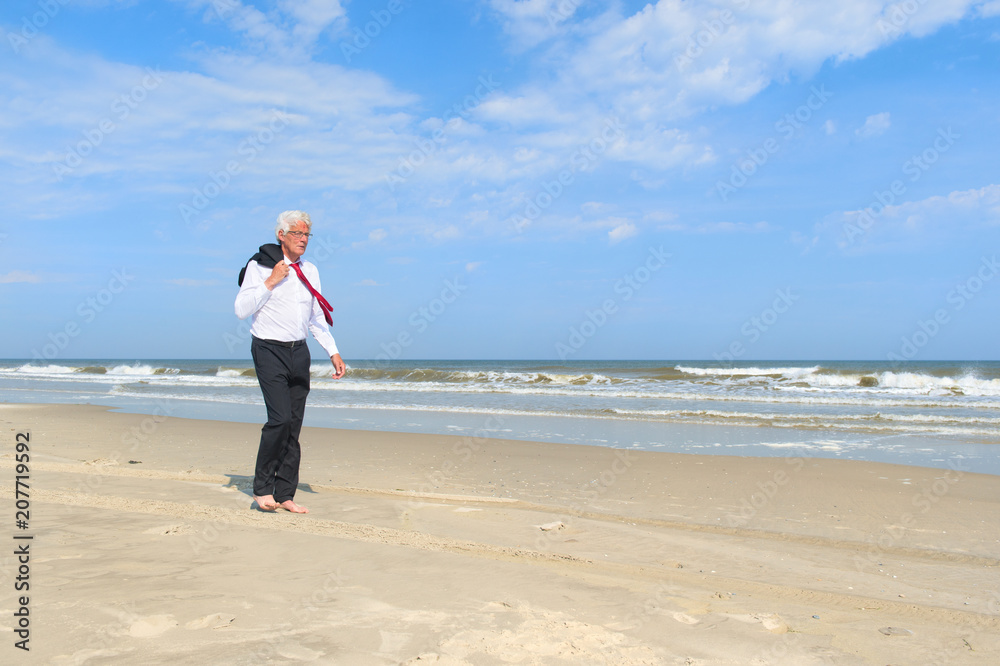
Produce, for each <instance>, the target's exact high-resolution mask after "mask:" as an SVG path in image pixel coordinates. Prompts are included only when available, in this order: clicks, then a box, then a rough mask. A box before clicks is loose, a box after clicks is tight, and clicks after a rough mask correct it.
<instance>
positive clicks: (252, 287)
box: [236, 261, 289, 319]
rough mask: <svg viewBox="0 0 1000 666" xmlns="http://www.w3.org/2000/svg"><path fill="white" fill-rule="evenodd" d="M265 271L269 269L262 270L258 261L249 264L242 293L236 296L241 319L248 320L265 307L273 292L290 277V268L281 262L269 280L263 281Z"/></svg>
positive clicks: (268, 277) (272, 271)
mask: <svg viewBox="0 0 1000 666" xmlns="http://www.w3.org/2000/svg"><path fill="white" fill-rule="evenodd" d="M265 270H267V269H266V268H264V269H262V268H261V267H260V266H258V265H257V262H256V261H251V262H250V263H249V264H247V271H246V274H245V275H244V276H243V286H241V287H240V293H238V294H236V316H237V317H239V318H240V319H246V318H247V317H249V316H250V315H252V314H254V313H256V312H257V311H258V310H260V309H261V308H262V307H264V303H267V299H269V298H271V291H272V290H273V289H274V288H275V287H276V286H277V285H278V283H279V282H281V281H282V280H284V279H285V277H287V276H288V271H289V268H288V265H287V264H286V263H285V262H284V261H279V262H278V263H277V264H275V266H274V268H273V269H272V270H271V274H270V275H269V276H267V279H261V277H262V276H261V273H262V272H263V271H265Z"/></svg>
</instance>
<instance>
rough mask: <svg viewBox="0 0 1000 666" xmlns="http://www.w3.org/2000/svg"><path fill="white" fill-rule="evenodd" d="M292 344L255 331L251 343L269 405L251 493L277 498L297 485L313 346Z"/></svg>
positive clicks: (286, 496) (284, 497)
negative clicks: (268, 339)
mask: <svg viewBox="0 0 1000 666" xmlns="http://www.w3.org/2000/svg"><path fill="white" fill-rule="evenodd" d="M289 344H290V343H274V342H268V341H266V340H261V339H259V338H256V337H255V338H253V341H252V342H251V343H250V353H251V355H252V356H253V365H254V369H255V370H256V371H257V381H258V383H259V384H260V392H261V393H263V394H264V404H265V405H267V423H265V424H264V427H263V428H261V431H260V448H259V449H257V468H256V470H255V471H254V477H253V494H254V495H260V496H263V495H273V496H274V500H275V501H276V502H285V501H287V500H290V499H293V498H294V497H295V489H296V488H297V487H298V485H299V460H300V458H301V452H300V449H299V431H300V430H302V417H303V416H304V415H305V411H306V396H307V395H309V366H310V364H311V359H310V356H309V347H308V345H306V343H305V340H303V341H301V342H298V343H295V345H294V346H292V347H289V346H287V345H289Z"/></svg>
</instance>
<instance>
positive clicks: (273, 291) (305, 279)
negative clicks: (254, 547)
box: [236, 210, 346, 513]
mask: <svg viewBox="0 0 1000 666" xmlns="http://www.w3.org/2000/svg"><path fill="white" fill-rule="evenodd" d="M311 228H312V221H311V220H310V219H309V215H308V214H307V213H304V212H302V211H300V210H288V211H285V212H284V213H282V214H281V215H279V216H278V225H277V226H276V227H275V230H274V233H275V236H277V237H278V243H279V244H280V245H281V251H282V254H283V255H284V259H282V260H281V261H279V262H277V263H276V264H275V266H274V268H265V267H264V266H261V265H260V264H258V263H257V262H256V261H254V260H251V261H250V262H249V263H248V264H247V268H246V275H245V277H244V280H243V284H242V285H241V287H240V293H239V294H238V295H237V296H236V316H237V317H239V318H240V319H246V318H247V317H249V316H251V315H253V323H252V324H251V325H250V334H251V335H252V336H253V340H252V342H251V343H250V353H251V355H252V356H253V364H254V369H255V370H256V371H257V382H258V383H259V384H260V391H261V393H263V394H264V404H265V405H267V423H266V424H265V425H264V427H263V428H261V432H260V448H259V449H258V450H257V467H256V470H255V472H254V479H253V498H254V501H255V502H256V503H257V506H258V507H259V508H260V509H261V510H262V511H275V510H276V509H278V508H282V509H285V510H286V511H291V512H292V513H308V512H309V510H308V509H306V508H305V507H304V506H302V505H300V504H296V503H295V500H294V498H295V489H296V488H297V487H298V484H299V458H300V455H301V453H300V449H299V431H300V430H301V429H302V417H303V415H304V413H305V407H306V395H308V394H309V366H310V364H311V362H312V360H311V358H310V356H309V347H308V345H306V333H307V331H308V332H311V333H312V335H313V337H314V338H316V340H317V341H318V342H319V344H320V345H322V346H323V349H325V350H326V352H327V353H328V354H329V355H330V361H331V362H332V363H333V369H334V373H333V378H334V379H340V378H341V377H343V376H344V372H345V371H346V366H345V365H344V361H343V359H341V358H340V353H339V352H338V351H337V343H336V342H334V339H333V336H332V335H330V331H329V329H328V328H327V323H332V320H331V319H330V316H329V313H328V311H327V310H325V309H324V307H327V308H328V307H329V304H328V303H327V302H326V300H325V299H323V297H322V295H321V294H320V282H319V272H318V271H317V270H316V267H315V266H314V265H313V264H311V263H309V262H308V261H303V260H302V255H303V254H304V253H305V251H306V246H307V245H308V244H309V236H311V235H312V234H311V233H310V231H309V230H310V229H311ZM272 247H273V246H272ZM324 320H325V321H324Z"/></svg>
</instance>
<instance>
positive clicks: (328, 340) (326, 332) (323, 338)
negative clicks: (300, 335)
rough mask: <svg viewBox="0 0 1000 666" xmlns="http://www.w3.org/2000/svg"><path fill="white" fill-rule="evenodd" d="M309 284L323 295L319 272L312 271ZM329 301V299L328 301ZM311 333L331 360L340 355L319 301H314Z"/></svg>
mask: <svg viewBox="0 0 1000 666" xmlns="http://www.w3.org/2000/svg"><path fill="white" fill-rule="evenodd" d="M309 273H310V275H308V276H307V277H308V278H309V284H311V285H312V286H313V288H314V289H315V290H316V291H318V292H319V293H321V294H322V293H323V287H322V286H321V285H320V281H319V271H318V270H315V269H313V270H311V271H309ZM327 300H329V299H327ZM309 332H310V333H312V334H313V337H314V338H316V341H317V342H319V344H320V346H321V347H323V349H325V350H326V353H327V355H329V356H330V357H331V358H332V357H333V355H334V354H339V353H340V351H338V349H337V342H336V341H335V340H334V339H333V335H331V334H330V328H329V327H328V326H327V325H326V316H325V315H324V314H323V308H322V307H320V304H319V300H317V299H315V298H314V299H312V313H311V315H310V317H309Z"/></svg>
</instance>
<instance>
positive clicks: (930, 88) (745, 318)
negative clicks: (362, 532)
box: [0, 0, 1000, 362]
mask: <svg viewBox="0 0 1000 666" xmlns="http://www.w3.org/2000/svg"><path fill="white" fill-rule="evenodd" d="M0 31H2V34H0V170H2V173H0V175H2V178H0V201H2V206H3V210H4V215H3V219H2V221H0V257H2V261H3V266H0V299H2V303H3V310H4V312H5V322H6V323H5V325H4V327H3V329H2V332H0V356H4V357H9V358H31V357H33V356H34V357H37V358H44V359H50V360H52V361H53V362H57V361H58V360H59V359H71V358H245V357H248V355H249V352H248V348H249V345H248V341H247V339H246V332H245V327H241V326H240V322H239V321H238V320H237V319H236V318H235V316H234V314H233V300H234V299H235V295H236V291H237V287H236V274H237V272H238V270H239V268H240V267H241V266H242V265H243V263H244V262H245V261H246V259H247V258H248V257H249V256H250V255H251V254H252V253H253V252H254V251H255V250H256V247H257V245H259V244H261V243H265V242H271V241H272V240H273V225H274V219H275V217H276V215H277V214H278V213H279V212H281V211H282V210H286V209H293V208H298V209H303V210H306V211H308V212H309V213H310V214H311V215H312V218H313V221H314V227H313V232H314V233H315V236H314V239H313V241H312V242H311V245H310V248H309V251H308V252H307V255H306V256H307V258H309V259H310V260H312V261H313V262H314V263H316V264H317V265H318V266H319V269H320V273H321V275H322V278H323V291H324V294H325V295H326V296H327V298H328V299H329V300H330V301H331V302H332V303H333V305H334V307H335V311H334V329H333V332H334V335H335V337H336V339H337V342H338V344H339V346H340V348H341V350H342V352H343V355H344V357H345V359H347V360H348V362H350V361H351V360H352V359H366V358H374V357H376V356H377V355H379V354H383V355H386V356H388V357H391V358H458V359H461V358H477V359H478V358H486V359H488V358H509V359H555V358H566V359H712V358H720V359H727V360H728V358H730V357H727V356H726V355H727V354H731V355H732V358H734V359H736V360H754V359H804V360H811V359H820V360H821V359H878V360H886V359H887V358H888V357H889V355H890V354H895V355H896V356H897V357H902V358H907V359H913V360H934V359H960V360H964V359H972V360H974V359H980V360H987V359H998V358H1000V354H998V346H997V328H998V326H997V325H998V323H1000V314H998V313H1000V274H998V273H1000V268H998V267H997V265H996V263H995V257H996V255H997V254H998V249H1000V243H998V240H1000V166H998V165H1000V160H998V159H997V154H998V149H1000V138H998V137H1000V127H998V125H1000V87H998V86H997V85H996V83H997V75H996V72H997V71H998V65H1000V2H997V1H996V0H991V1H988V2H983V1H961V0H936V1H935V2H930V1H928V2H920V1H919V0H912V1H907V2H900V3H887V2H878V1H874V0H845V1H844V2H841V3H837V4H836V5H834V6H831V5H829V4H827V3H802V2H787V1H786V2H777V1H775V2H763V1H760V0H757V1H755V0H718V1H715V2H679V1H676V0H672V1H667V0H662V1H661V2H657V3H651V4H643V3H638V2H601V1H597V0H467V1H465V2H458V1H457V0H439V1H436V2H430V1H428V2H421V3H417V2H412V1H411V0H399V1H396V0H393V1H392V2H390V1H388V0H381V1H380V0H374V1H367V0H366V1H361V0H353V1H350V2H346V1H343V0H340V1H338V0H307V1H300V2H293V1H292V0H274V1H270V2H265V1H260V2H255V3H251V2H240V1H238V0H214V1H212V0H174V1H169V0H162V1H157V2H153V1H144V0H132V1H118V2H116V1H113V0H90V1H83V0H81V1H74V2H68V1H66V2H64V1H62V0H35V1H34V2H20V1H14V2H7V3H4V4H3V7H2V8H0ZM366 33H367V34H366ZM866 210H867V213H866V212H865V211H866ZM666 255H669V256H668V257H667V256H666ZM321 356H322V352H321V351H320V350H319V348H318V347H315V348H314V357H315V358H320V357H321Z"/></svg>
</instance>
